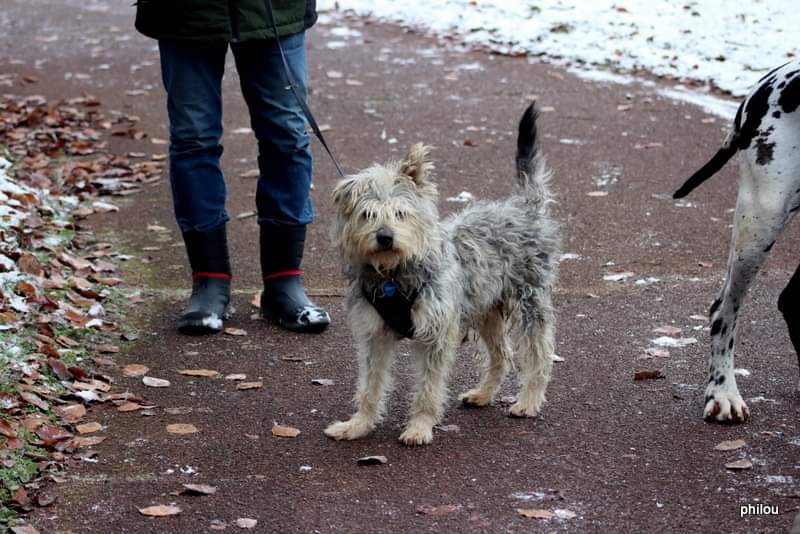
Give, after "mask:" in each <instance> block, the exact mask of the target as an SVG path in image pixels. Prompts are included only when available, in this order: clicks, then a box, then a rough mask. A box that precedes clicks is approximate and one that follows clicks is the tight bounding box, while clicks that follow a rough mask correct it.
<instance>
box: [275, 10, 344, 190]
mask: <svg viewBox="0 0 800 534" xmlns="http://www.w3.org/2000/svg"><path fill="white" fill-rule="evenodd" d="M264 6H265V7H266V8H267V14H268V15H269V20H270V22H271V23H272V31H273V32H275V41H276V42H277V43H278V51H279V52H280V53H281V61H283V71H284V73H285V74H286V80H287V81H288V82H289V88H290V89H291V90H292V93H293V94H294V97H295V99H297V103H298V104H300V108H301V109H302V110H303V115H305V116H306V120H307V121H308V124H309V125H310V126H311V130H312V131H313V132H314V135H316V136H317V139H319V142H320V143H321V144H322V146H323V148H325V152H327V153H328V155H329V156H330V157H331V161H333V166H334V167H336V172H338V173H339V176H341V177H342V178H344V177H345V175H344V172H342V168H341V167H340V166H339V162H338V161H336V158H335V157H333V152H331V149H330V148H329V147H328V143H326V142H325V137H323V136H322V131H321V130H320V129H319V126H318V125H317V121H316V120H315V119H314V115H312V114H311V109H310V108H309V107H308V104H307V103H306V101H305V99H303V97H302V96H301V95H300V93H299V92H298V91H297V82H296V81H295V78H294V76H293V75H292V71H291V69H290V68H289V63H288V62H287V61H286V54H284V53H283V46H281V39H280V37H279V36H278V26H277V25H276V24H275V14H274V12H273V11H272V0H264Z"/></svg>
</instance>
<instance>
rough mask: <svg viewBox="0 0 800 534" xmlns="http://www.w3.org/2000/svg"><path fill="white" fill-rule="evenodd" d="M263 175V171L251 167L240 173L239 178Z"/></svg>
mask: <svg viewBox="0 0 800 534" xmlns="http://www.w3.org/2000/svg"><path fill="white" fill-rule="evenodd" d="M259 176H261V171H259V170H258V169H250V170H249V171H245V172H243V173H242V174H240V175H239V178H258V177H259Z"/></svg>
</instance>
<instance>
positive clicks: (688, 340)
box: [650, 336, 697, 347]
mask: <svg viewBox="0 0 800 534" xmlns="http://www.w3.org/2000/svg"><path fill="white" fill-rule="evenodd" d="M650 343H652V344H653V345H657V346H659V347H685V346H687V345H693V344H694V343H697V339H695V338H693V337H681V338H674V337H669V336H661V337H658V338H656V339H651V340H650Z"/></svg>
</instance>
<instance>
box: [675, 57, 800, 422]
mask: <svg viewBox="0 0 800 534" xmlns="http://www.w3.org/2000/svg"><path fill="white" fill-rule="evenodd" d="M737 153H740V158H739V174H740V178H739V196H738V198H737V200H736V215H735V217H734V227H733V239H732V241H731V250H730V254H729V255H728V273H727V277H726V279H725V285H724V286H723V287H722V290H721V291H720V294H719V298H717V300H716V301H715V302H714V304H713V305H712V306H711V311H710V316H711V357H710V359H709V364H708V367H709V370H708V385H707V386H706V394H705V408H704V410H703V415H704V417H705V418H706V419H710V420H716V421H722V422H741V421H744V420H745V419H747V417H748V415H749V412H748V409H747V405H746V404H745V403H744V400H742V396H741V395H740V394H739V388H738V387H737V386H736V377H735V375H734V372H733V351H734V348H735V347H736V318H737V315H738V312H739V307H740V306H741V304H742V301H743V300H744V297H745V295H746V294H747V288H748V287H749V286H750V283H751V282H752V281H753V279H754V278H755V275H756V273H757V272H758V269H759V267H760V266H761V264H762V263H763V262H764V260H765V259H766V257H767V255H768V254H769V251H770V250H771V249H772V245H774V244H775V241H776V240H777V239H778V236H779V235H780V233H781V231H782V230H783V229H784V228H785V227H786V226H787V225H788V224H789V222H790V221H791V220H792V217H794V214H795V213H796V212H797V210H798V209H800V60H798V59H795V60H792V61H790V62H788V63H785V64H783V65H781V66H780V67H776V68H775V69H773V70H772V71H771V72H769V73H767V74H766V76H764V77H763V78H761V80H759V82H758V83H757V84H756V86H755V87H753V89H752V90H751V91H750V93H749V94H748V95H747V97H746V98H745V100H744V102H742V104H741V105H740V106H739V111H738V112H737V113H736V118H735V119H734V121H733V128H731V131H730V133H729V134H728V138H727V139H726V140H725V142H724V144H723V146H722V148H720V149H719V151H718V152H717V153H716V155H714V157H713V158H711V160H710V161H709V162H708V163H706V164H705V165H704V166H703V167H702V168H701V169H700V170H699V171H697V172H696V173H695V174H694V175H692V177H691V178H689V179H688V180H687V181H686V183H685V184H684V185H683V186H681V188H680V189H679V190H678V191H677V192H676V193H675V195H673V196H674V197H675V198H682V197H685V196H686V195H688V194H689V193H690V192H691V191H692V190H693V189H694V188H695V187H697V186H699V185H700V184H701V183H703V182H704V181H706V180H707V179H709V178H710V177H711V176H712V175H714V174H715V173H716V172H717V171H719V170H720V169H721V168H722V166H723V165H725V163H727V162H728V160H730V159H731V158H732V157H733V156H734V155H736V154H737ZM778 308H779V309H780V311H781V312H782V313H783V317H784V319H785V320H786V325H787V326H788V327H789V335H790V337H791V339H792V343H793V344H794V348H795V352H797V354H798V359H800V267H799V268H798V269H797V271H796V272H795V273H794V276H792V279H791V280H790V281H789V285H787V286H786V289H784V290H783V292H782V293H781V296H780V298H779V299H778Z"/></svg>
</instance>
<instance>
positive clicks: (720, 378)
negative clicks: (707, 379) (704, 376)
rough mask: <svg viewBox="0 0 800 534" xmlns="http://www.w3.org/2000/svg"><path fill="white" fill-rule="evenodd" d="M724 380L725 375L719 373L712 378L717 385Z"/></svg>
mask: <svg viewBox="0 0 800 534" xmlns="http://www.w3.org/2000/svg"><path fill="white" fill-rule="evenodd" d="M724 382H725V375H720V376H718V377H717V379H716V380H714V383H715V384H716V385H718V386H721V385H722V384H723V383H724Z"/></svg>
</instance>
